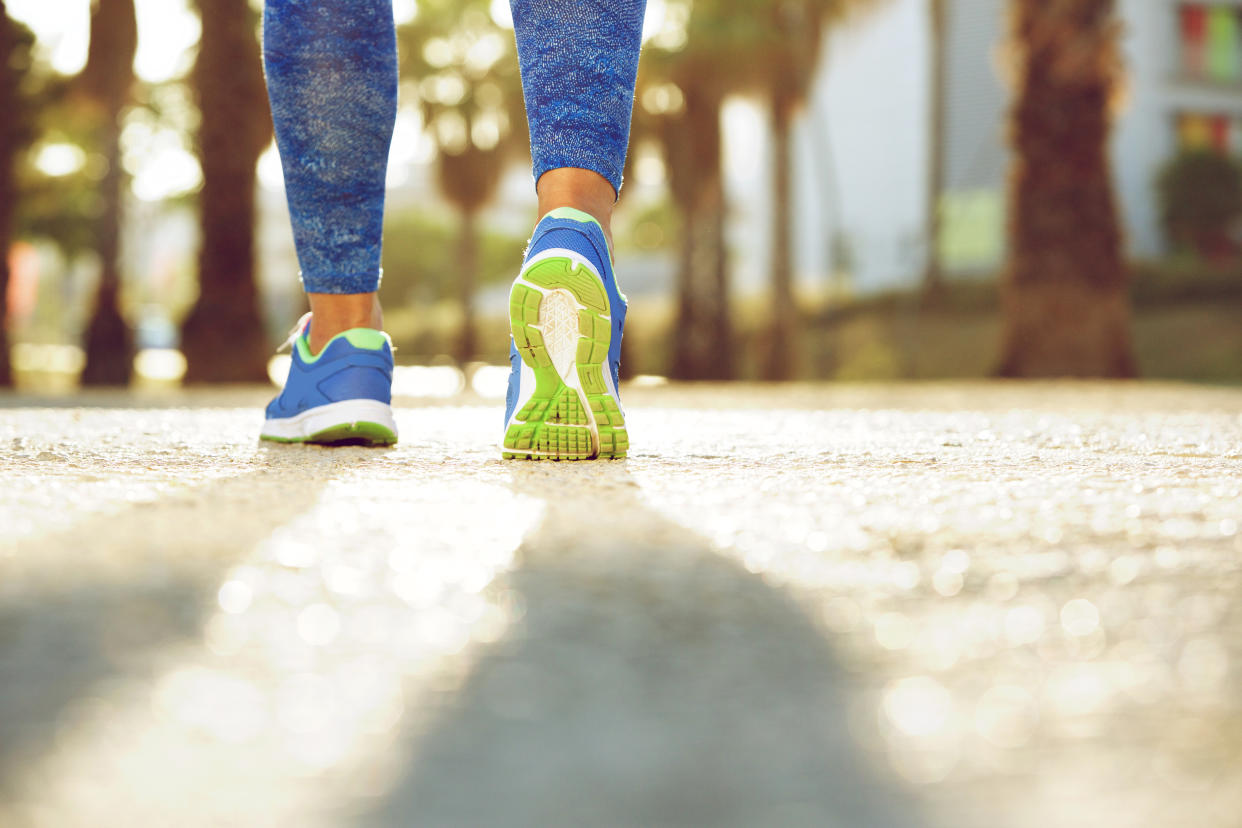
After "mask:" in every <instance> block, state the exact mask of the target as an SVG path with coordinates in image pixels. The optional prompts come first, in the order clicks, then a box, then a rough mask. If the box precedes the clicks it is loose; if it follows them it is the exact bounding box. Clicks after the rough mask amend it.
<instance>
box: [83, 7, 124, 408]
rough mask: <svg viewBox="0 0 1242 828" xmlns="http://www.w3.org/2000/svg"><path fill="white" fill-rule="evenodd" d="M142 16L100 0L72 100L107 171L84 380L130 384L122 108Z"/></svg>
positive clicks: (97, 226)
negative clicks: (123, 281)
mask: <svg viewBox="0 0 1242 828" xmlns="http://www.w3.org/2000/svg"><path fill="white" fill-rule="evenodd" d="M137 50H138V20H137V15H136V13H135V11H134V0H95V2H94V5H93V6H92V8H91V33H90V51H89V53H88V54H87V58H86V67H85V68H84V69H83V70H82V72H81V74H79V75H78V77H77V78H76V79H75V81H74V85H73V89H72V100H73V102H74V103H76V104H77V105H79V106H80V107H81V108H82V109H83V110H85V111H86V112H88V113H89V117H90V119H91V122H92V125H93V131H94V134H95V136H96V138H95V140H96V146H97V147H99V148H100V151H101V152H102V154H103V157H104V161H105V163H106V164H107V173H106V174H105V175H104V177H103V181H101V182H100V197H101V204H100V213H99V215H98V218H97V222H96V224H95V232H96V243H95V249H96V251H97V252H98V254H99V259H100V266H101V268H102V269H101V271H100V277H99V291H98V294H97V296H96V299H95V311H94V314H93V315H92V317H91V321H90V325H89V326H88V327H87V330H86V341H85V346H86V367H85V369H84V370H83V371H82V383H83V384H84V385H126V384H128V383H129V378H130V373H131V369H132V366H133V351H134V348H133V336H132V334H131V332H130V328H129V325H128V324H127V323H126V321H125V318H124V317H123V316H122V315H121V227H122V223H123V221H124V197H123V196H124V190H123V188H124V185H125V182H126V180H127V177H126V175H125V169H124V167H123V166H122V163H121V114H122V112H123V111H124V109H125V106H126V105H127V104H128V103H129V102H130V94H131V91H132V87H133V84H134V55H135V53H136V52H137Z"/></svg>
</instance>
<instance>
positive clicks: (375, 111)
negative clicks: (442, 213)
mask: <svg viewBox="0 0 1242 828" xmlns="http://www.w3.org/2000/svg"><path fill="white" fill-rule="evenodd" d="M263 52H264V63H265V66H266V70H267V85H268V94H269V96H270V98H271V104H272V117H273V120H274V121H275V125H276V141H277V145H278V146H279V148H280V157H281V161H282V163H283V165H284V171H285V187H286V191H287V194H288V199H289V212H290V214H291V216H292V219H293V235H294V240H295V242H296V244H297V250H298V260H299V262H300V263H301V266H302V284H303V287H304V289H305V290H306V292H307V294H309V298H310V304H311V311H312V312H313V314H314V316H313V323H312V325H311V332H310V345H311V350H312V351H313V352H315V353H318V352H319V350H320V349H321V348H322V347H323V346H324V345H325V344H326V343H327V342H328V340H330V339H331V338H332V337H333V336H335V335H336V334H338V333H341V332H342V331H345V330H348V329H350V328H379V327H381V318H380V314H379V303H378V301H377V299H376V292H377V291H378V289H379V279H380V250H381V237H382V233H383V220H384V180H385V175H386V172H387V168H388V149H389V144H390V142H391V140H392V131H393V124H394V122H395V120H396V113H397V44H396V29H395V26H394V23H393V13H392V0H267V4H266V8H265V11H264V18H263Z"/></svg>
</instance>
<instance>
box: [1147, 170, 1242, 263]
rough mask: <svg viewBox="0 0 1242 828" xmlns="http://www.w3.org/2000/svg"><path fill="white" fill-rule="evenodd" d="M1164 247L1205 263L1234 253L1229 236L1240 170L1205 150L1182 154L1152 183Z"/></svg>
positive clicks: (1240, 212)
mask: <svg viewBox="0 0 1242 828" xmlns="http://www.w3.org/2000/svg"><path fill="white" fill-rule="evenodd" d="M1156 190H1157V194H1158V196H1159V199H1160V217H1161V221H1162V222H1163V224H1164V230H1165V233H1166V234H1167V236H1168V239H1169V242H1170V243H1171V244H1172V245H1173V246H1174V247H1176V248H1177V249H1179V250H1181V251H1188V252H1192V253H1194V254H1196V255H1197V256H1200V257H1202V258H1205V259H1223V258H1229V257H1231V256H1233V255H1235V254H1236V253H1237V252H1238V241H1237V239H1236V238H1234V236H1233V235H1232V233H1233V231H1234V230H1235V229H1236V227H1237V224H1238V221H1239V219H1240V218H1242V165H1240V164H1239V163H1238V162H1237V161H1235V160H1234V159H1231V158H1227V157H1225V156H1223V155H1220V154H1218V153H1215V152H1210V151H1206V150H1192V151H1186V152H1183V153H1182V154H1181V155H1179V156H1177V157H1176V158H1174V159H1173V160H1172V161H1170V162H1169V163H1168V164H1166V165H1165V166H1164V168H1163V169H1161V171H1160V175H1159V177H1158V178H1157V181H1156Z"/></svg>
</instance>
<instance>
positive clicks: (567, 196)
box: [535, 167, 617, 250]
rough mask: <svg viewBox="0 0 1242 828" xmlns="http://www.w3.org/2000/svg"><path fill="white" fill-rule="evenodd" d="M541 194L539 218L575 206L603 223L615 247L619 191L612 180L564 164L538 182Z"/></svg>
mask: <svg viewBox="0 0 1242 828" xmlns="http://www.w3.org/2000/svg"><path fill="white" fill-rule="evenodd" d="M535 189H536V191H537V192H538V194H539V218H541V219H542V218H543V217H544V216H546V215H547V214H548V213H550V212H552V211H553V210H555V209H557V208H558V207H573V208H575V209H577V210H581V211H582V212H584V213H586V214H588V215H590V216H592V217H593V218H595V220H596V221H598V222H599V225H600V227H601V228H603V231H604V237H605V238H606V239H607V240H608V249H609V250H611V249H612V208H613V206H614V205H615V204H616V201H617V193H616V191H615V190H614V189H613V188H612V184H610V183H609V182H608V179H606V178H604V177H603V176H602V175H600V174H599V173H597V172H593V171H591V170H580V169H577V168H574V167H562V168H559V169H555V170H548V171H547V172H546V173H544V174H543V175H541V176H540V177H539V181H538V182H537V184H536V185H535Z"/></svg>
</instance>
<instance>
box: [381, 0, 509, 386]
mask: <svg viewBox="0 0 1242 828" xmlns="http://www.w3.org/2000/svg"><path fill="white" fill-rule="evenodd" d="M491 6H492V3H490V2H489V0H422V2H420V3H419V6H418V15H417V16H416V17H415V18H414V20H413V22H412V23H410V24H408V25H406V26H403V27H402V29H401V33H400V37H401V44H402V46H403V50H402V51H403V55H402V73H403V75H405V76H406V77H408V78H410V79H411V80H412V81H415V82H416V83H413V84H411V87H410V88H413V89H416V90H417V94H418V101H419V106H420V109H421V112H422V117H423V122H424V124H425V125H426V129H427V132H428V134H429V135H430V136H431V138H432V140H433V141H434V143H435V149H436V162H435V163H436V185H437V187H438V188H439V190H440V192H441V194H442V195H443V196H444V197H445V199H446V200H447V201H448V202H449V203H450V204H451V205H453V207H454V208H456V210H457V215H458V223H459V224H458V239H457V244H456V248H455V252H456V256H455V262H454V265H455V266H454V267H453V271H454V272H455V275H456V277H457V278H456V293H457V300H458V303H459V306H460V309H461V327H460V334H459V336H458V339H457V342H456V343H455V347H454V350H453V356H454V357H455V358H456V359H457V361H458V362H459V363H462V364H464V363H466V362H469V361H470V360H472V359H474V358H475V356H476V354H477V352H478V334H477V329H478V322H477V319H476V309H475V293H476V291H477V289H478V285H479V274H480V261H481V260H480V248H481V234H480V229H479V211H480V210H482V209H483V208H484V207H485V206H487V204H488V203H490V202H491V201H492V199H493V198H495V195H496V191H497V189H498V188H499V186H500V181H501V177H502V174H503V172H504V170H505V168H506V166H507V164H508V163H509V162H510V161H512V160H513V159H514V157H515V156H516V155H517V151H518V150H520V149H525V147H526V131H525V129H524V128H523V123H524V115H523V109H522V87H521V79H520V76H519V74H518V65H517V52H516V49H515V46H514V42H513V33H512V32H511V31H508V30H506V29H504V28H501V26H499V25H498V24H497V22H496V21H495V19H493V17H492V14H491ZM516 265H517V263H516V262H515V263H514V267H515V269H516Z"/></svg>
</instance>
